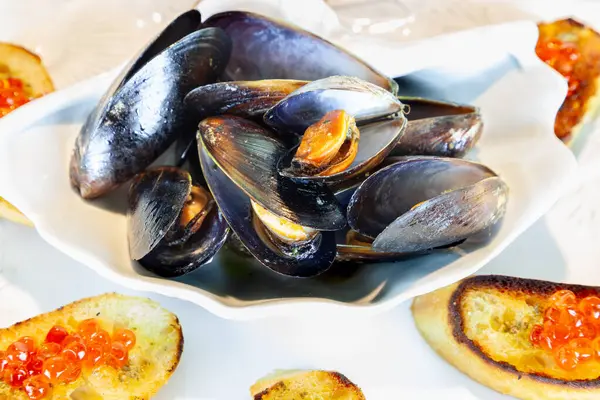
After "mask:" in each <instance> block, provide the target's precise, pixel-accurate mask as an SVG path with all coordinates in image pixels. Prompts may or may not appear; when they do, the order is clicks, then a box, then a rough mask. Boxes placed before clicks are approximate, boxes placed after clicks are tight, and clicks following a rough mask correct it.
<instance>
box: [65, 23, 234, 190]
mask: <svg viewBox="0 0 600 400" xmlns="http://www.w3.org/2000/svg"><path fill="white" fill-rule="evenodd" d="M192 15H193V14H192ZM193 25H194V24H190V23H185V24H184V23H182V29H185V30H189V31H190V32H187V31H186V32H187V35H185V36H184V37H183V38H182V39H180V40H178V41H176V42H175V43H171V42H169V41H167V40H162V39H163V36H160V37H159V39H161V40H159V41H157V42H154V43H153V44H152V45H150V48H151V49H152V51H149V52H145V53H143V54H144V58H143V60H141V61H137V62H134V64H133V67H135V68H137V70H134V69H132V70H130V71H128V72H127V73H125V74H124V78H121V80H119V81H118V82H115V84H113V86H112V87H111V88H110V89H109V91H108V92H107V93H106V94H105V96H104V97H103V99H102V100H101V101H100V102H99V104H98V105H97V106H96V109H95V110H94V112H93V113H92V114H91V115H90V116H89V117H88V119H87V121H86V123H85V125H84V126H83V127H82V129H81V131H80V133H79V136H78V138H77V141H76V144H75V151H74V154H73V158H72V160H71V169H70V172H71V182H72V184H73V185H74V186H75V187H77V188H78V189H79V192H80V194H81V196H82V197H84V198H94V197H99V196H101V195H104V194H106V193H108V192H110V191H111V190H113V189H115V188H116V187H118V186H119V185H121V184H123V183H125V182H127V181H128V180H130V179H131V178H132V177H133V176H134V175H136V174H137V173H139V172H141V171H143V170H144V169H145V168H147V167H148V166H149V165H150V164H151V163H152V162H154V161H155V160H156V158H157V157H158V156H159V155H160V154H162V153H163V152H165V151H166V149H167V148H168V147H169V146H170V145H171V144H172V143H173V142H174V141H175V139H176V138H177V137H178V136H179V135H180V134H181V132H186V131H190V130H191V131H193V130H194V129H193V127H194V124H195V122H194V121H193V119H191V118H190V116H189V115H187V114H186V112H185V109H184V107H183V99H184V97H185V95H186V94H187V93H188V92H189V91H190V90H192V89H193V88H195V87H198V86H200V85H203V84H207V83H212V82H215V81H216V80H217V78H218V76H219V75H220V74H221V73H222V71H223V70H224V68H225V66H226V65H227V62H228V59H229V54H230V53H231V41H230V40H229V38H228V37H227V35H226V34H225V33H224V32H223V31H222V30H221V29H218V28H204V29H201V30H197V31H194V30H193ZM177 27H178V26H175V27H170V29H172V30H176V28H177ZM180 36H183V33H182V34H181V35H180ZM167 37H168V38H170V39H174V38H177V37H178V35H167ZM161 47H162V48H163V49H162V51H160V48H161ZM154 53H158V54H157V55H156V56H154V57H152V58H151V57H150V56H151V55H153V54H154ZM147 58H151V59H150V60H149V61H147V62H142V61H146V59H147Z"/></svg>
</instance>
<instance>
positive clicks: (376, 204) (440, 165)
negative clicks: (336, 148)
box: [347, 157, 508, 253]
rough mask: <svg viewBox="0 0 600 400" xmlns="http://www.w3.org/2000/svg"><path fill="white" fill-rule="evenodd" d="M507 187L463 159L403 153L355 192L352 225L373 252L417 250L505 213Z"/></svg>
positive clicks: (439, 243) (450, 239)
mask: <svg viewBox="0 0 600 400" xmlns="http://www.w3.org/2000/svg"><path fill="white" fill-rule="evenodd" d="M507 201H508V187H507V186H506V184H505V183H504V182H503V181H502V179H500V178H499V177H498V176H497V175H496V174H495V173H494V172H493V171H492V170H490V169H489V168H487V167H485V166H483V165H481V164H477V163H474V162H469V161H465V160H459V159H451V158H437V157H405V158H404V159H403V160H401V161H398V162H396V163H394V164H392V165H389V166H388V167H386V168H383V169H381V170H379V171H378V172H376V173H374V174H373V175H371V176H370V177H369V178H367V179H366V180H365V181H364V182H363V183H362V184H361V185H360V186H359V187H358V188H357V189H356V191H355V192H354V194H353V195H352V198H351V200H350V203H349V205H348V209H347V217H348V224H349V225H350V227H351V228H352V229H354V230H356V231H357V232H359V233H360V234H362V235H365V236H367V237H370V238H372V239H375V240H374V242H373V246H372V247H373V248H374V249H375V250H379V251H384V252H395V253H410V252H418V251H423V250H427V249H432V248H436V247H442V246H446V245H449V244H451V243H456V242H459V241H461V240H463V239H466V238H468V237H470V236H472V235H475V234H477V233H479V232H481V231H483V230H485V229H486V228H488V227H490V226H492V225H494V224H495V223H496V222H498V221H499V220H500V219H501V218H502V217H503V215H504V213H505V211H506V204H507Z"/></svg>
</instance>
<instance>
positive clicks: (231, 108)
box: [184, 79, 308, 120]
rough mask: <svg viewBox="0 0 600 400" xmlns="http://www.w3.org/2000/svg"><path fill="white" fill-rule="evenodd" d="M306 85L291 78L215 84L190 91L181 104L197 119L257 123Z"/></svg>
mask: <svg viewBox="0 0 600 400" xmlns="http://www.w3.org/2000/svg"><path fill="white" fill-rule="evenodd" d="M307 83H308V82H307V81H296V80H291V79H270V80H261V81H238V82H217V83H213V84H210V85H204V86H200V87H198V88H196V89H194V90H192V91H191V92H190V93H189V94H188V95H187V96H186V97H185V100H184V102H185V104H186V107H187V108H188V109H189V110H190V112H192V113H194V115H196V116H197V118H199V119H198V120H201V119H204V118H206V117H212V116H215V115H222V114H229V115H237V116H239V117H244V118H248V119H256V120H260V119H262V117H263V114H264V113H265V112H267V110H268V109H269V108H271V107H273V106H274V105H275V104H277V102H279V101H280V100H282V99H283V98H284V97H286V96H287V95H289V94H290V93H292V92H293V91H294V90H297V89H299V88H301V87H302V86H304V85H306V84H307Z"/></svg>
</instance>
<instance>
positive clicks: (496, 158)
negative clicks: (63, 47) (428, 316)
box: [0, 22, 576, 319]
mask: <svg viewBox="0 0 600 400" xmlns="http://www.w3.org/2000/svg"><path fill="white" fill-rule="evenodd" d="M536 39H537V28H536V26H535V24H533V23H529V22H518V23H511V24H505V25H499V26H491V27H484V28H479V29H476V30H472V31H466V32H460V33H456V34H452V35H447V36H443V37H439V38H434V39H430V40H426V41H423V42H418V43H415V44H411V45H409V46H406V47H405V48H402V49H395V50H394V51H393V54H392V56H393V57H391V59H392V60H396V61H395V62H394V63H393V64H389V63H388V64H386V62H387V61H386V58H385V57H377V58H376V59H375V66H376V67H378V68H380V69H382V70H385V71H388V72H389V71H391V72H390V73H399V72H402V73H411V72H415V71H422V70H423V69H425V71H423V72H418V73H416V74H414V75H413V78H414V80H415V81H416V82H419V81H420V82H421V84H423V82H425V83H426V86H427V90H428V91H430V92H431V93H432V94H435V95H436V96H438V97H440V98H450V99H455V100H462V101H467V100H472V99H475V98H476V100H475V101H474V103H475V104H476V105H478V106H480V107H481V110H482V113H483V116H484V119H485V124H486V129H485V133H484V136H483V138H482V140H481V141H480V143H479V145H478V147H477V149H476V150H475V151H474V154H473V156H476V157H477V159H479V160H480V161H481V162H483V163H485V164H487V165H488V166H490V167H491V168H492V169H494V170H495V171H496V172H497V173H498V174H499V175H500V176H501V177H502V178H503V179H504V180H505V181H506V182H507V183H508V185H509V187H510V190H511V194H510V200H509V206H508V211H507V214H506V217H505V220H504V223H503V226H502V229H501V230H500V231H499V233H498V235H497V236H496V237H495V238H494V240H493V241H492V242H491V243H489V244H488V245H486V246H485V247H481V248H479V249H476V250H473V251H471V252H468V253H462V254H460V255H458V254H457V253H454V252H448V253H439V254H432V255H429V256H426V257H421V258H418V259H414V260H412V261H407V262H401V263H395V264H380V265H368V266H363V267H360V268H358V269H357V270H353V271H349V272H348V273H347V274H345V276H341V277H337V278H332V277H324V278H316V279H310V280H297V279H291V278H285V277H282V276H279V275H276V274H275V273H272V272H271V271H269V270H267V269H265V268H263V267H261V266H260V265H258V264H257V263H256V262H251V261H248V260H245V259H240V258H236V257H233V256H231V255H225V254H223V256H221V257H217V258H215V261H213V262H212V263H211V264H209V265H206V266H204V267H202V268H200V269H199V270H197V271H195V272H194V273H192V274H189V275H187V276H186V277H185V278H183V279H178V280H166V279H160V278H156V277H153V276H149V275H147V274H145V273H144V272H143V271H141V270H140V269H139V268H137V267H135V266H133V265H132V264H131V263H130V261H129V257H128V251H127V239H126V221H125V217H124V215H123V214H122V213H119V210H115V209H110V208H106V207H100V206H99V205H98V204H94V203H90V202H85V201H83V200H82V199H81V198H80V197H79V196H77V195H76V194H75V192H74V191H73V190H72V189H71V187H70V185H69V179H68V168H67V166H68V162H69V158H70V154H71V151H72V147H73V142H74V139H75V137H76V135H77V133H78V130H79V128H80V126H81V124H82V123H83V121H84V119H85V117H86V116H87V114H88V113H89V112H90V110H91V109H92V108H93V106H94V105H95V103H96V102H97V100H98V99H99V97H100V96H101V95H102V94H103V92H104V90H105V89H106V88H107V87H108V85H109V84H110V82H111V79H112V78H113V77H114V76H115V74H116V72H117V71H112V72H111V73H108V74H105V75H102V76H99V77H97V78H94V79H92V80H89V81H85V82H82V83H80V84H77V85H75V86H72V87H70V88H68V89H66V90H63V91H59V92H56V93H54V94H51V95H48V96H46V97H45V98H42V99H40V100H38V101H36V102H33V103H30V104H28V105H26V106H24V107H22V108H20V109H19V110H17V111H15V112H13V113H11V114H10V115H8V116H7V117H5V118H3V119H2V120H1V121H0V193H2V195H3V196H4V197H6V198H7V200H9V201H10V202H11V203H13V204H14V205H15V206H17V207H18V208H19V209H21V210H22V211H23V212H24V213H25V214H26V215H27V216H28V217H29V218H30V219H31V220H32V221H33V222H34V224H35V226H36V228H37V230H38V231H39V233H40V235H41V236H42V237H43V238H44V239H45V240H46V241H47V242H49V243H50V244H51V245H53V246H55V247H56V248H58V249H60V250H61V251H63V252H64V253H66V254H68V255H70V256H71V257H72V258H74V259H76V260H78V261H80V262H81V263H82V264H84V265H87V266H89V267H90V268H92V269H93V270H95V271H96V272H97V273H99V274H100V275H102V276H104V277H106V278H108V279H111V280H113V281H116V282H118V283H120V284H122V285H124V286H127V287H130V288H132V289H136V290H143V291H151V292H156V293H160V294H163V295H167V296H172V297H176V298H181V299H185V300H188V301H191V302H193V303H196V304H198V305H200V306H202V307H204V308H206V309H207V310H209V311H210V312H212V313H214V314H217V315H219V316H221V317H225V318H233V319H253V318H259V317H265V316H270V315H275V314H294V313H305V312H307V313H311V312H318V313H325V312H337V313H343V312H349V313H375V312H381V311H384V310H388V309H390V308H392V307H394V306H395V305H397V304H399V303H401V302H403V301H405V300H407V299H409V298H411V297H413V296H416V295H419V294H422V293H425V292H428V291H431V290H434V289H436V288H439V287H442V286H445V285H447V284H449V283H451V282H454V281H456V280H458V279H461V278H463V277H465V276H467V275H470V274H472V273H474V272H475V271H477V270H478V269H480V268H481V267H482V266H483V265H485V264H486V263H487V262H488V261H490V260H491V259H492V258H493V257H495V256H496V255H498V254H499V253H500V252H501V251H502V250H503V249H504V248H505V247H506V246H507V245H508V244H509V243H510V242H512V241H513V240H514V239H515V238H516V237H517V236H518V235H519V234H520V233H521V232H523V231H524V230H525V229H526V228H527V227H528V226H530V225H531V224H532V223H533V222H534V221H536V220H537V219H538V218H539V217H540V216H542V215H543V214H544V213H545V212H546V211H547V210H548V209H549V208H550V207H551V206H552V204H553V203H554V202H555V201H556V200H557V199H558V198H559V197H560V196H561V195H562V193H564V192H565V191H567V190H568V189H569V188H570V185H571V184H573V183H574V181H575V180H574V179H572V177H573V176H574V174H575V172H576V161H575V159H574V157H573V155H572V154H571V152H570V151H569V150H568V149H567V148H566V147H565V146H563V145H562V143H561V142H560V141H558V140H557V139H556V138H555V136H554V134H553V120H554V115H555V113H556V111H557V109H558V107H559V105H560V104H561V102H562V99H563V98H564V96H565V93H566V84H565V83H564V81H563V79H562V78H560V77H559V76H558V74H556V73H555V72H554V71H553V70H551V69H550V68H549V67H547V66H546V65H545V64H543V63H542V62H540V61H539V60H538V59H537V57H535V54H534V52H533V49H534V45H535V42H536ZM350 46H351V45H349V46H347V47H350ZM449 46H451V49H449ZM358 47H360V45H359V46H358ZM358 47H357V48H358ZM350 50H353V49H352V48H350ZM358 50H360V49H358ZM362 50H364V48H363V49H362ZM374 50H375V49H374V48H371V49H370V51H374ZM398 60H404V61H403V62H402V63H401V64H398ZM371 61H372V60H371ZM441 65H443V68H441V67H439V66H441ZM436 66H438V68H435V69H431V68H433V67H436ZM222 253H223V252H222Z"/></svg>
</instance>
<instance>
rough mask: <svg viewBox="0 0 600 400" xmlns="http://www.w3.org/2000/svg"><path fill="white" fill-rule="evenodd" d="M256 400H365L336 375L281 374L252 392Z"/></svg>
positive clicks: (259, 384) (266, 380)
mask: <svg viewBox="0 0 600 400" xmlns="http://www.w3.org/2000/svg"><path fill="white" fill-rule="evenodd" d="M250 395H251V396H252V399H253V400H365V396H364V395H363V393H362V391H361V390H360V388H359V387H358V386H356V385H355V384H354V383H352V382H351V381H350V380H349V379H348V378H346V377H345V376H344V375H342V374H340V373H339V372H334V371H311V370H309V371H282V372H277V373H275V374H272V375H269V376H267V377H265V378H263V379H260V380H259V381H257V382H256V383H255V384H254V385H252V387H251V388H250Z"/></svg>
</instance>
